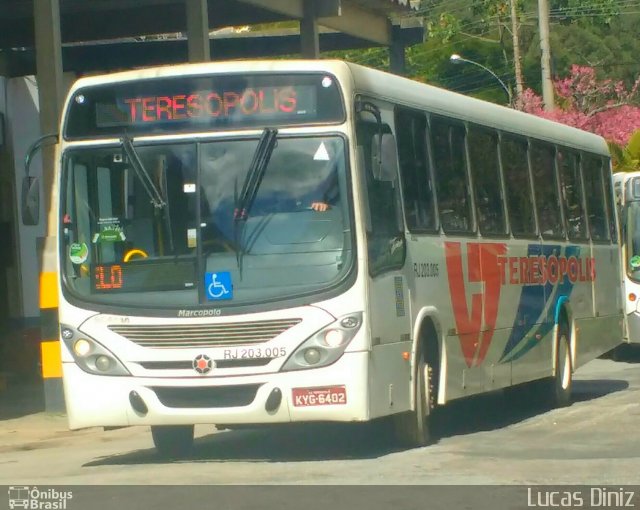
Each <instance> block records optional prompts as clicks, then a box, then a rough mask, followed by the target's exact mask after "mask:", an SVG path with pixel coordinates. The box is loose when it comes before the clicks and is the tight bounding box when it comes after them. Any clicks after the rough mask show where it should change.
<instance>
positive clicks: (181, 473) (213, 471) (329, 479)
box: [0, 357, 640, 485]
mask: <svg viewBox="0 0 640 510" xmlns="http://www.w3.org/2000/svg"><path fill="white" fill-rule="evenodd" d="M636 358H639V357H636ZM574 396H575V402H574V403H573V405H571V406H570V407H568V408H564V409H557V410H551V411H549V410H545V409H543V408H540V407H537V408H536V407H531V406H527V405H516V406H515V407H510V406H509V405H507V400H506V399H505V398H504V397H503V395H501V394H492V395H487V396H483V397H480V398H474V399H469V400H468V401H466V402H459V403H458V404H456V405H453V406H451V407H450V408H449V409H446V410H445V411H444V412H443V413H442V414H441V416H440V419H439V421H438V423H437V424H436V433H437V434H438V436H439V439H438V440H437V442H436V443H435V444H434V445H431V446H429V447H426V448H418V449H413V450H399V449H397V448H395V447H394V446H393V444H392V442H390V441H389V438H388V435H387V431H386V430H385V429H384V428H383V427H380V426H375V425H370V426H363V425H357V426H351V425H306V426H286V427H278V428H269V429H252V430H235V431H222V432H216V431H215V430H214V429H213V428H212V427H204V426H200V427H197V428H196V434H197V436H198V439H197V440H196V451H195V453H194V456H193V458H192V459H189V460H188V461H177V462H170V461H165V460H162V459H160V458H158V456H157V455H156V453H155V450H154V449H153V447H152V442H151V438H150V434H149V432H148V429H147V428H141V427H140V428H137V427H134V428H127V429H119V430H112V431H102V430H101V429H88V430H83V431H77V432H70V431H68V430H66V429H65V421H64V417H60V416H50V415H44V414H32V415H28V416H24V417H21V418H18V419H10V420H2V421H0V484H6V485H20V484H21V485H34V484H38V485H56V484H79V485H84V484H180V485H183V484H207V485H208V484H291V485H299V484H356V485H360V484H375V485H378V484H419V485H422V484H465V485H466V484H514V485H515V484H523V485H530V484H586V485H601V484H604V485H606V484H614V485H617V484H621V485H626V484H640V433H638V429H639V426H640V359H636V360H635V361H633V362H629V361H627V362H614V361H611V360H605V359H598V360H595V361H593V362H591V363H589V364H588V365H586V366H585V367H583V368H581V369H580V370H579V371H578V372H577V374H576V378H575V382H574Z"/></svg>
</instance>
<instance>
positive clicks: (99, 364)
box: [96, 355, 111, 372]
mask: <svg viewBox="0 0 640 510" xmlns="http://www.w3.org/2000/svg"><path fill="white" fill-rule="evenodd" d="M96 368H97V369H98V370H100V371H101V372H106V371H108V370H109V369H110V368H111V360H110V359H109V358H108V357H107V356H104V355H103V356H98V357H97V358H96Z"/></svg>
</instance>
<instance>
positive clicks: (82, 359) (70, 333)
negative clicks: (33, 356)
mask: <svg viewBox="0 0 640 510" xmlns="http://www.w3.org/2000/svg"><path fill="white" fill-rule="evenodd" d="M60 332H61V334H60V337H61V338H62V341H63V342H64V343H65V345H66V346H67V347H68V348H69V351H70V352H71V355H72V356H73V359H74V361H75V362H76V364H77V365H78V366H79V367H80V368H81V369H82V370H84V371H85V372H88V373H90V374H95V375H131V374H130V373H129V371H128V370H127V369H126V368H125V367H124V365H123V364H122V362H121V361H120V360H119V359H118V358H116V356H115V355H114V354H113V353H112V352H110V351H109V350H108V349H106V348H105V347H103V346H102V345H101V344H99V343H98V342H96V341H95V340H94V339H93V338H89V337H88V336H87V335H85V334H84V333H80V332H79V331H77V330H74V329H73V328H70V327H69V326H61V327H60Z"/></svg>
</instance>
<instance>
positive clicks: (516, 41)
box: [509, 0, 524, 107]
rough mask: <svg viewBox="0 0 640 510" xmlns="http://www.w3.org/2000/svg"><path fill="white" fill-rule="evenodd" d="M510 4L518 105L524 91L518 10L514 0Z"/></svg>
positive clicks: (516, 104)
mask: <svg viewBox="0 0 640 510" xmlns="http://www.w3.org/2000/svg"><path fill="white" fill-rule="evenodd" d="M509 4H510V6H511V36H512V38H513V65H514V70H515V75H516V99H515V101H514V103H515V104H514V105H512V106H515V107H520V101H521V100H522V94H523V93H524V79H523V78H522V64H521V63H520V36H519V34H520V26H519V23H518V12H517V9H516V0H509Z"/></svg>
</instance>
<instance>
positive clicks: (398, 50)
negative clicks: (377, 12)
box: [389, 25, 407, 75]
mask: <svg viewBox="0 0 640 510" xmlns="http://www.w3.org/2000/svg"><path fill="white" fill-rule="evenodd" d="M401 33H402V32H401V28H400V26H398V25H394V26H393V27H392V28H391V46H389V70H390V71H391V72H392V73H393V74H399V75H404V74H406V72H407V60H406V56H405V44H404V42H403V41H402V38H401Z"/></svg>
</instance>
